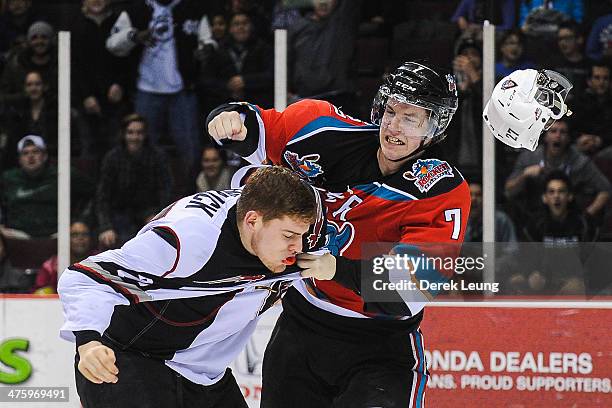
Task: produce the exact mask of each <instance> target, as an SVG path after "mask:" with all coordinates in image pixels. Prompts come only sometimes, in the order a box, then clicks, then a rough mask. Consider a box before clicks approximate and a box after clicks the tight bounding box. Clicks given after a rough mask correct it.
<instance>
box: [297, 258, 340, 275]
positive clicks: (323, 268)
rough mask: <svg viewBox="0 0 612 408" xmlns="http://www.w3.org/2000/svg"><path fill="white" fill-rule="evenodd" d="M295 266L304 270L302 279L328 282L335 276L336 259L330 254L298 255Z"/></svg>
mask: <svg viewBox="0 0 612 408" xmlns="http://www.w3.org/2000/svg"><path fill="white" fill-rule="evenodd" d="M297 265H298V266H299V267H300V268H302V269H304V270H303V271H302V277H303V278H315V279H320V280H330V279H332V278H333V277H334V275H335V274H336V257H334V256H333V255H332V254H330V253H326V254H324V255H312V254H306V253H304V254H298V255H297Z"/></svg>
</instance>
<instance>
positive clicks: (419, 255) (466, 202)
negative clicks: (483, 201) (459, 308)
mask: <svg viewBox="0 0 612 408" xmlns="http://www.w3.org/2000/svg"><path fill="white" fill-rule="evenodd" d="M470 202H471V199H470V192H469V188H468V186H467V183H466V182H465V181H464V182H462V183H461V184H459V185H458V186H457V187H455V188H454V189H452V190H450V191H448V192H446V193H444V194H440V195H436V196H434V197H431V198H427V199H422V200H415V201H413V202H412V205H411V206H410V207H409V208H408V209H407V210H406V211H405V213H404V216H403V217H402V219H401V221H400V229H401V240H400V242H399V243H398V245H396V246H395V247H394V248H393V251H392V253H393V254H399V255H402V256H406V257H408V258H409V259H411V270H410V271H406V270H403V269H401V270H390V271H389V280H390V281H391V282H397V281H399V280H402V279H406V277H407V276H408V275H407V274H408V273H410V274H412V278H411V279H412V280H413V281H417V282H418V281H427V282H428V283H444V282H447V281H448V280H449V279H451V278H452V276H453V274H454V269H453V268H452V267H451V265H452V264H454V263H453V262H448V261H449V260H451V259H456V258H457V257H458V256H459V254H460V252H461V244H462V243H463V240H464V237H465V230H466V227H467V222H468V218H469V211H470ZM428 286H429V285H428ZM407 292H408V293H406V292H404V291H400V292H399V294H400V296H401V297H402V299H404V301H405V303H406V304H407V305H408V306H409V308H410V309H411V312H412V313H414V312H415V310H412V309H413V308H415V307H416V308H418V307H419V306H418V305H419V303H421V302H426V301H429V300H432V299H433V298H434V297H435V296H436V295H437V294H438V291H437V290H430V291H423V292H419V291H407ZM411 292H412V293H411Z"/></svg>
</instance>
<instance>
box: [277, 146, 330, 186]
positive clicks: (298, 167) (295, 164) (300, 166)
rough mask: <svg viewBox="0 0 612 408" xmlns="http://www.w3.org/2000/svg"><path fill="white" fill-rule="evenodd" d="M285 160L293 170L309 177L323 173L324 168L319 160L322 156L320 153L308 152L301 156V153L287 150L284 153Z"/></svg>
mask: <svg viewBox="0 0 612 408" xmlns="http://www.w3.org/2000/svg"><path fill="white" fill-rule="evenodd" d="M283 157H284V158H285V161H286V162H287V164H288V165H289V167H291V169H292V170H293V171H295V172H296V173H298V174H299V175H300V176H302V177H305V178H307V179H311V178H314V177H317V176H318V175H319V174H323V168H322V167H321V165H320V164H318V163H317V161H318V160H319V159H320V158H321V156H319V155H318V154H307V155H306V156H304V157H300V155H299V154H297V153H293V152H290V151H289V150H286V151H285V153H284V154H283Z"/></svg>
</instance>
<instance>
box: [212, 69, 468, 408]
mask: <svg viewBox="0 0 612 408" xmlns="http://www.w3.org/2000/svg"><path fill="white" fill-rule="evenodd" d="M456 108H457V93H456V86H455V80H454V78H453V76H452V75H450V74H443V73H440V72H437V71H435V70H433V69H431V68H429V67H426V66H424V65H421V64H418V63H414V62H408V63H405V64H403V65H402V66H400V67H399V68H398V69H397V70H395V72H393V73H392V74H391V75H390V76H389V77H388V78H387V79H386V80H385V82H384V83H383V84H382V86H381V87H380V89H379V91H378V93H377V95H376V97H375V99H374V103H373V106H372V113H371V121H372V123H371V124H370V123H365V122H362V121H360V120H357V119H353V118H351V117H349V116H347V115H344V114H343V113H342V112H341V111H340V110H339V109H338V108H336V107H334V106H333V105H331V104H329V103H327V102H324V101H314V100H304V101H300V102H297V103H295V104H293V105H291V106H289V107H288V108H287V109H286V110H285V111H283V112H277V111H275V110H271V109H270V110H264V109H261V108H259V107H257V106H254V105H251V104H248V103H237V104H227V105H222V106H220V107H218V108H217V109H215V110H214V111H213V112H211V114H210V115H209V117H208V119H207V129H208V131H209V134H210V135H211V136H212V137H213V138H214V139H215V140H216V141H217V142H218V143H219V144H220V145H222V146H224V147H225V148H228V149H231V150H233V151H235V152H237V153H239V154H240V155H241V156H243V157H245V158H246V159H247V160H248V161H250V162H251V163H254V164H257V163H262V162H272V163H274V164H284V165H285V166H287V167H290V168H292V169H293V170H294V171H296V172H297V173H299V174H300V175H301V176H302V177H303V178H305V179H307V180H309V181H310V182H311V183H312V184H314V185H316V186H318V187H321V188H323V189H325V190H326V196H325V205H326V207H327V221H328V227H327V247H328V249H329V250H330V251H331V253H332V254H333V255H335V257H336V265H335V266H336V274H335V276H334V278H333V280H331V281H327V282H323V281H317V280H311V281H304V282H300V283H297V284H295V285H294V288H292V289H290V290H289V291H288V292H287V294H286V296H285V297H284V298H283V309H284V311H283V313H282V315H281V317H280V318H279V321H278V323H277V325H276V327H275V329H274V332H273V335H272V338H271V341H270V343H269V344H268V347H267V349H266V354H265V359H264V367H263V395H262V407H263V408H268V407H288V406H292V407H351V408H354V407H373V406H377V407H406V406H410V407H412V406H418V407H420V406H422V404H423V399H424V392H425V384H426V382H427V371H426V363H425V357H424V349H423V337H422V334H421V332H420V330H419V324H420V322H421V320H422V318H423V310H422V309H423V306H424V302H408V301H406V302H399V301H398V302H394V303H393V302H389V303H381V302H368V301H366V300H365V299H364V298H363V297H362V287H361V282H362V281H361V273H360V272H361V271H360V266H361V265H360V263H361V259H362V246H363V244H365V243H370V242H387V243H403V244H406V245H409V246H411V247H416V248H419V247H421V248H423V246H424V245H427V244H429V243H457V244H460V243H461V242H462V241H463V236H464V232H465V227H466V222H467V220H468V215H469V206H470V194H469V189H468V187H467V184H466V182H465V180H464V179H463V177H462V176H461V174H460V173H459V171H458V170H457V169H456V168H454V167H453V166H452V165H451V164H449V163H448V162H447V161H445V160H444V159H443V158H442V157H440V156H439V152H437V151H436V150H435V149H432V147H433V146H434V145H436V144H437V143H439V142H440V141H442V140H443V139H444V137H445V134H444V132H445V129H446V128H447V126H448V124H449V122H450V121H451V119H452V117H453V114H454V112H455V110H456ZM455 248H456V250H458V245H457V246H456V247H455ZM453 255H456V251H455V253H454V254H453ZM439 272H442V271H439ZM416 276H417V278H418V277H419V271H417V272H416ZM421 276H422V275H421ZM398 299H399V297H398Z"/></svg>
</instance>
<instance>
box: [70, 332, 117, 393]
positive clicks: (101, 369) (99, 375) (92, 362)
mask: <svg viewBox="0 0 612 408" xmlns="http://www.w3.org/2000/svg"><path fill="white" fill-rule="evenodd" d="M78 351H79V365H78V369H79V371H80V372H81V374H83V376H84V377H85V378H87V379H88V380H89V381H91V382H93V383H96V384H102V383H103V382H106V383H116V382H117V380H118V379H117V374H119V369H118V368H117V366H116V365H115V352H114V351H113V350H112V349H111V348H109V347H106V346H105V345H103V344H102V343H100V342H99V341H90V342H89V343H85V344H83V345H82V346H79V348H78Z"/></svg>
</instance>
